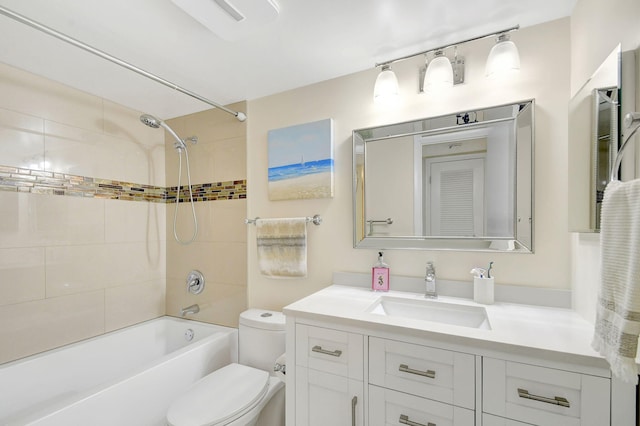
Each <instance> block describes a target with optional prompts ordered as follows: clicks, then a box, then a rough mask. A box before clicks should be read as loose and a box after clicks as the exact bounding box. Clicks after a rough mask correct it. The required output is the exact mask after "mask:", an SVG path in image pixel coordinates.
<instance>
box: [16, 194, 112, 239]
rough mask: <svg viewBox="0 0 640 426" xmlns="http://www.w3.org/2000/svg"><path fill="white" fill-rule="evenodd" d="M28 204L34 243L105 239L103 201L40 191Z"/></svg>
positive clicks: (30, 197)
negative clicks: (46, 193) (41, 193)
mask: <svg viewBox="0 0 640 426" xmlns="http://www.w3.org/2000/svg"><path fill="white" fill-rule="evenodd" d="M28 205H29V216H30V218H29V226H30V227H31V229H30V233H31V234H32V235H33V236H34V237H33V238H34V241H33V244H31V245H60V244H92V243H98V242H104V200H101V199H95V198H78V197H68V196H58V195H40V194H38V195H33V196H29V198H28Z"/></svg>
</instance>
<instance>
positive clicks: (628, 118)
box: [609, 112, 640, 182]
mask: <svg viewBox="0 0 640 426" xmlns="http://www.w3.org/2000/svg"><path fill="white" fill-rule="evenodd" d="M634 125H635V126H636V127H634V128H633V130H632V131H631V133H629V135H627V137H626V138H625V139H624V142H622V145H621V146H620V149H619V150H618V154H616V159H615V161H614V162H613V167H612V168H611V175H610V176H609V182H612V181H614V180H618V179H617V177H618V176H617V175H618V170H619V169H620V163H622V155H623V151H624V149H625V148H626V147H627V145H628V142H629V140H631V138H632V137H633V135H634V134H635V133H636V132H637V131H638V129H639V128H640V112H630V113H628V114H627V115H625V116H624V127H626V128H627V129H630V128H631V126H634Z"/></svg>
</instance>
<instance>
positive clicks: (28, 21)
mask: <svg viewBox="0 0 640 426" xmlns="http://www.w3.org/2000/svg"><path fill="white" fill-rule="evenodd" d="M0 14H2V15H4V16H6V17H8V18H11V19H13V20H15V21H18V22H20V23H22V24H25V25H28V26H30V27H32V28H35V29H36V30H38V31H42V32H43V33H45V34H48V35H50V36H53V37H55V38H57V39H59V40H62V41H64V42H66V43H69V44H71V45H73V46H76V47H79V48H80V49H83V50H85V51H87V52H89V53H92V54H94V55H96V56H99V57H101V58H103V59H106V60H108V61H110V62H113V63H114V64H116V65H120V66H121V67H124V68H126V69H128V70H130V71H133V72H135V73H138V74H140V75H142V76H143V77H147V78H148V79H151V80H153V81H155V82H157V83H160V84H163V85H165V86H167V87H169V88H171V89H174V90H177V91H178V92H180V93H184V94H185V95H187V96H191V97H192V98H195V99H197V100H199V101H201V102H204V103H205V104H208V105H211V106H213V107H216V108H219V109H221V110H223V111H224V112H227V113H229V114H231V115H233V116H235V117H236V118H237V119H238V120H239V121H245V120H246V119H247V116H246V114H245V113H243V112H237V111H233V110H231V109H229V108H227V107H225V106H223V105H220V104H218V103H217V102H213V101H211V100H209V99H207V98H204V97H202V96H200V95H198V94H197V93H194V92H192V91H190V90H187V89H185V88H182V87H180V86H178V85H177V84H174V83H172V82H170V81H168V80H165V79H164V78H161V77H158V76H157V75H155V74H152V73H150V72H148V71H145V70H143V69H141V68H138V67H136V66H134V65H131V64H130V63H128V62H125V61H123V60H121V59H118V58H116V57H115V56H111V55H109V54H108V53H106V52H103V51H102V50H99V49H96V48H95V47H92V46H89V45H88V44H85V43H83V42H81V41H79V40H76V39H74V38H72V37H69V36H68V35H66V34H63V33H61V32H58V31H56V30H54V29H53V28H49V27H47V26H45V25H43V24H40V23H39V22H36V21H34V20H32V19H29V18H27V17H25V16H23V15H20V14H18V13H16V12H14V11H12V10H9V9H7V8H5V7H3V6H0Z"/></svg>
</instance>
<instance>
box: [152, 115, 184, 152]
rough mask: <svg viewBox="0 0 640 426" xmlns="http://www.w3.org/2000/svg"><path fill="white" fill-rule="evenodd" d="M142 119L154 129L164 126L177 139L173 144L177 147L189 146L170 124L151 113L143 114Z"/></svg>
mask: <svg viewBox="0 0 640 426" xmlns="http://www.w3.org/2000/svg"><path fill="white" fill-rule="evenodd" d="M140 121H141V122H142V124H144V125H147V126H149V127H151V128H154V129H159V128H160V127H162V128H164V129H165V130H166V131H167V132H169V134H171V136H173V138H174V139H175V140H176V143H174V144H173V146H174V147H175V148H176V149H178V150H180V149H186V148H187V147H186V145H185V144H184V141H183V140H182V139H180V137H179V136H178V135H177V134H176V132H174V131H173V129H172V128H171V127H169V125H168V124H167V123H165V122H164V121H162V120H160V119H158V118H155V117H154V116H153V115H149V114H142V115H141V116H140ZM194 143H195V142H194Z"/></svg>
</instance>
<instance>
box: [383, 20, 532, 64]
mask: <svg viewBox="0 0 640 426" xmlns="http://www.w3.org/2000/svg"><path fill="white" fill-rule="evenodd" d="M519 29H520V25H516V26H514V27H510V28H507V29H504V30H500V31H495V32H492V33H489V34H484V35H481V36H477V37H473V38H469V39H466V40H462V41H459V42H457V43H449V44H446V45H444V46H439V47H435V48H432V49H429V50H424V51H422V52H418V53H412V54H411V55H407V56H402V57H400V58H396V59H391V60H389V61H384V62H378V63H376V65H375V68H378V67H381V66H384V65H391V64H393V63H395V62H400V61H404V60H406V59H410V58H413V57H414V56H418V55H425V54H427V53H429V52H435V51H438V50H444V49H447V48H449V47H453V46H457V45H460V44H464V43H468V42H470V41H476V40H480V39H483V38H487V37H492V36H498V35H501V34H506V33H510V32H512V31H517V30H519Z"/></svg>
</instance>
